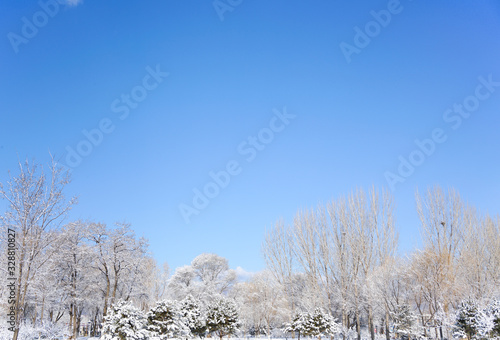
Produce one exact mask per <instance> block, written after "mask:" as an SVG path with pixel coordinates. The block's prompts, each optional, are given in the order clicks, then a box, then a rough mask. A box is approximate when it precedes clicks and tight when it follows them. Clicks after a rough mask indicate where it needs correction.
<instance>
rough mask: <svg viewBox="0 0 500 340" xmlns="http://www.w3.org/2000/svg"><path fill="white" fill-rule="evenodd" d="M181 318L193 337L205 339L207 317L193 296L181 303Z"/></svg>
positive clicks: (187, 297)
mask: <svg viewBox="0 0 500 340" xmlns="http://www.w3.org/2000/svg"><path fill="white" fill-rule="evenodd" d="M180 316H181V318H182V322H183V323H184V324H185V325H186V326H187V327H188V328H189V330H190V331H191V334H192V335H193V336H199V337H200V338H204V337H205V333H206V332H207V325H206V320H205V316H204V314H203V312H202V309H201V306H200V304H199V302H198V301H197V300H196V299H195V298H194V297H193V296H192V295H188V296H186V297H185V298H184V300H182V301H181V304H180Z"/></svg>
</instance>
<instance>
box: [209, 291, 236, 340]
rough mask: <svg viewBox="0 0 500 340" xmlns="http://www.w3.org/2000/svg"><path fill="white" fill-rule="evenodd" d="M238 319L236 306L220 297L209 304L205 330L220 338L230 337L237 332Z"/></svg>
mask: <svg viewBox="0 0 500 340" xmlns="http://www.w3.org/2000/svg"><path fill="white" fill-rule="evenodd" d="M238 326H239V317H238V311H237V309H236V304H235V303H234V302H233V301H231V300H229V299H226V298H223V297H220V298H217V299H216V300H215V301H213V302H212V303H210V304H209V306H208V311H207V330H208V331H209V332H210V333H214V334H215V335H217V336H219V338H220V339H221V340H222V337H224V336H227V335H232V334H234V333H235V332H236V331H237V330H238Z"/></svg>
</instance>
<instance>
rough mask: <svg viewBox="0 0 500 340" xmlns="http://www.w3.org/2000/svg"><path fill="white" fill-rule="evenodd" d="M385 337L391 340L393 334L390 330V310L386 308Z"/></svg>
mask: <svg viewBox="0 0 500 340" xmlns="http://www.w3.org/2000/svg"><path fill="white" fill-rule="evenodd" d="M385 339H386V340H391V334H390V331H389V310H388V309H387V308H386V309H385Z"/></svg>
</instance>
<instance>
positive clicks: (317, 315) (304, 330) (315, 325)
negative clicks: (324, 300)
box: [283, 308, 342, 339]
mask: <svg viewBox="0 0 500 340" xmlns="http://www.w3.org/2000/svg"><path fill="white" fill-rule="evenodd" d="M283 332H285V333H292V332H296V333H298V337H299V339H300V336H301V335H302V336H312V337H317V338H318V339H321V337H322V336H329V337H334V336H335V335H337V334H340V333H342V326H341V325H340V324H339V323H337V322H336V321H335V319H334V318H333V317H332V316H331V315H329V314H328V313H325V312H324V311H323V310H322V309H321V308H316V309H315V310H314V312H313V313H309V312H302V313H297V314H296V315H295V317H294V318H293V321H292V322H291V323H287V324H285V328H284V329H283Z"/></svg>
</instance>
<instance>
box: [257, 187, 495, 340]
mask: <svg viewBox="0 0 500 340" xmlns="http://www.w3.org/2000/svg"><path fill="white" fill-rule="evenodd" d="M416 203H417V204H416V206H417V210H418V214H419V217H420V222H421V230H420V231H421V237H422V248H421V249H418V250H415V251H414V252H412V253H411V254H410V255H407V256H399V255H398V253H397V246H398V242H397V240H398V237H397V235H398V234H397V230H398V228H397V227H396V221H395V219H394V208H393V207H394V204H393V199H392V197H391V195H390V194H389V193H388V192H385V191H377V190H375V189H372V190H370V191H369V192H368V193H366V192H364V191H363V190H357V191H356V192H354V193H352V194H350V195H348V196H346V197H341V198H339V199H337V200H334V201H332V202H330V203H328V204H326V205H322V206H319V207H318V208H317V209H315V210H310V211H300V212H298V213H297V215H296V216H295V217H294V219H293V223H292V224H290V225H285V224H284V223H283V222H281V221H280V222H278V223H276V225H275V227H274V229H272V230H271V231H270V232H268V233H267V235H266V238H265V241H264V245H263V252H264V254H265V258H266V261H267V264H268V268H269V270H270V271H271V272H272V274H273V277H274V279H275V280H276V281H277V282H278V284H279V288H280V289H281V291H282V292H283V295H284V297H285V300H286V303H287V307H288V308H287V309H288V311H289V314H288V317H292V316H293V315H294V314H295V313H297V312H300V311H304V310H305V311H310V310H312V309H313V308H315V307H321V308H324V309H325V310H327V311H329V312H330V313H331V315H333V316H336V317H337V318H338V319H339V320H340V322H341V323H342V325H343V327H344V329H345V330H346V331H348V330H354V331H355V332H354V334H356V336H357V339H358V340H359V339H361V330H362V329H367V330H368V332H369V336H370V337H371V339H375V338H376V336H377V335H380V334H384V336H386V338H387V340H389V339H390V338H391V331H392V332H395V333H399V334H400V335H401V334H406V336H410V337H412V338H419V337H433V338H440V339H443V338H447V339H450V338H452V337H459V336H460V334H462V335H463V334H467V335H468V336H469V337H472V336H473V335H475V334H478V332H479V326H477V327H476V326H473V324H474V323H477V324H479V321H477V320H479V319H480V318H481V315H480V314H481V313H480V311H481V310H493V311H491V312H490V313H489V314H488V313H486V314H488V315H486V314H484V313H483V314H484V315H485V316H484V317H483V318H482V320H483V321H481V322H483V323H488V325H486V326H484V325H483V326H484V327H483V326H482V327H483V329H486V331H485V332H486V334H489V331H492V330H493V329H494V328H495V327H497V328H498V330H499V331H500V309H498V300H496V298H498V297H499V296H500V295H499V294H500V219H499V218H498V217H496V218H493V217H491V216H489V215H482V214H479V213H478V212H477V210H476V209H475V208H474V207H473V206H471V205H469V204H468V203H466V202H465V201H464V200H462V198H461V197H460V196H459V194H458V193H457V192H456V191H455V190H453V189H450V190H447V191H446V190H443V189H441V188H440V187H434V188H431V189H429V190H428V191H426V192H425V193H424V194H421V193H419V192H417V193H416ZM297 282H300V283H299V284H297ZM464 305H465V306H466V305H469V306H470V305H473V306H475V307H474V308H472V309H474V310H475V312H474V313H472V312H471V313H469V314H468V319H467V320H468V321H467V322H465V323H462V324H461V325H462V326H460V324H459V323H457V318H458V316H457V315H459V314H460V313H463V310H464V308H465V307H464ZM489 306H497V307H495V308H493V309H492V307H489ZM469 310H471V308H470V309H469ZM488 318H489V319H488ZM485 320H486V321H485ZM488 320H489V321H488ZM495 320H496V321H495ZM474 327H476V328H474ZM488 327H489V328H488ZM488 330H489V331H488ZM497 336H500V332H498V334H497Z"/></svg>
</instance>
